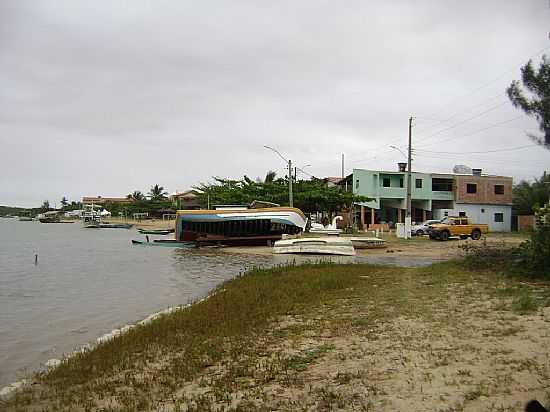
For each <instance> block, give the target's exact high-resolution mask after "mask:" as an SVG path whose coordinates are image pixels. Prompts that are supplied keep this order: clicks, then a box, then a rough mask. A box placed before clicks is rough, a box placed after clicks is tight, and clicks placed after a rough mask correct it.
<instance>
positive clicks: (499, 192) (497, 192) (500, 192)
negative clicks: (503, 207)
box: [495, 185, 504, 195]
mask: <svg viewBox="0 0 550 412" xmlns="http://www.w3.org/2000/svg"><path fill="white" fill-rule="evenodd" d="M503 194H504V185H495V195H503Z"/></svg>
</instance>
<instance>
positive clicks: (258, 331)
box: [4, 261, 550, 411]
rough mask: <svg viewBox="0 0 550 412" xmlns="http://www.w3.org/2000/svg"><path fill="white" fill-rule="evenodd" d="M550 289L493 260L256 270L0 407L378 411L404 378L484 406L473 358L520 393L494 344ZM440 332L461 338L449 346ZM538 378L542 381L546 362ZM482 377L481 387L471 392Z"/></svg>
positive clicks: (46, 375) (72, 362)
mask: <svg viewBox="0 0 550 412" xmlns="http://www.w3.org/2000/svg"><path fill="white" fill-rule="evenodd" d="M548 297H550V285H549V284H547V283H542V282H539V283H537V284H536V285H534V286H531V285H530V284H526V282H524V280H523V279H520V278H516V277H510V276H506V274H505V272H503V271H501V270H500V269H495V267H492V268H479V267H478V268H475V269H474V268H468V267H466V266H465V265H464V263H463V262H461V261H458V262H447V263H441V264H436V265H432V266H429V267H425V268H394V267H381V266H371V265H364V264H356V265H352V264H349V265H336V264H330V263H322V264H316V265H312V264H310V265H303V266H294V265H290V266H281V267H275V268H271V269H261V268H257V269H253V270H251V271H250V272H248V273H246V274H244V275H240V276H238V277H236V278H235V279H233V280H230V281H227V282H225V283H224V284H222V285H220V286H219V287H218V288H217V289H215V290H214V291H213V293H212V294H211V295H210V297H209V298H207V299H205V300H201V301H198V302H196V303H194V304H193V305H191V306H188V307H185V308H181V309H179V310H176V311H173V312H171V313H170V314H166V315H162V316H160V317H158V318H157V319H155V320H153V321H151V322H150V323H147V324H143V325H140V326H137V327H135V328H133V329H130V330H129V331H128V332H127V333H125V334H122V335H120V336H118V337H116V338H114V339H112V340H109V341H105V342H103V343H101V344H99V345H97V346H96V347H95V348H94V349H92V350H89V351H84V352H81V353H77V354H75V355H73V356H71V357H68V358H66V359H65V360H63V362H62V363H61V365H60V366H59V367H57V368H55V369H52V370H49V371H45V372H42V373H39V374H38V375H36V376H35V377H34V378H33V381H34V384H33V385H31V386H28V387H27V389H26V390H24V391H21V392H18V393H17V394H16V395H15V396H14V397H13V398H12V399H11V400H9V401H7V402H6V403H5V404H4V407H5V409H6V410H8V411H17V410H30V411H41V410H60V411H61V410H67V411H68V410H71V411H87V410H109V411H123V410H124V411H126V410H185V411H192V410H201V411H210V410H235V411H236V410H273V409H278V410H297V409H298V410H331V409H338V408H340V409H342V410H353V409H358V410H382V409H385V407H386V406H387V404H388V402H391V401H392V399H393V400H394V396H393V395H392V391H391V389H390V388H391V386H390V387H388V385H389V382H390V380H391V379H397V378H399V379H405V378H406V377H407V376H408V375H409V374H410V377H411V379H410V380H409V381H401V383H400V385H401V387H402V388H404V389H406V390H410V396H412V397H414V396H416V395H417V394H421V395H422V397H423V399H424V402H425V401H426V400H427V399H429V396H428V395H427V393H426V392H427V391H429V388H430V387H431V386H430V382H434V381H437V382H439V383H438V385H442V384H443V382H446V381H449V382H450V383H449V386H446V387H445V392H449V393H450V392H452V393H454V394H455V396H454V398H453V397H450V399H455V400H456V399H458V400H459V401H461V402H464V403H468V402H474V401H479V400H480V398H483V397H488V396H493V395H495V393H497V389H495V387H494V386H490V385H489V383H487V382H486V381H484V380H482V379H490V376H489V375H490V374H487V373H486V372H484V371H483V370H480V369H479V367H478V366H476V368H475V369H473V366H472V365H478V362H488V364H487V365H489V366H487V367H490V365H493V364H498V365H501V367H499V370H498V376H499V379H500V380H499V385H500V386H502V388H501V389H498V390H502V391H504V390H506V391H511V390H515V388H514V381H513V379H512V376H513V374H514V373H515V372H516V366H515V365H516V364H515V363H510V364H509V365H508V364H504V363H503V362H502V361H501V360H500V359H501V357H502V356H503V353H502V351H493V352H490V351H491V350H492V349H491V348H492V346H490V347H487V345H486V342H487V341H490V340H491V339H492V337H494V338H495V339H498V340H499V342H500V341H502V340H505V339H519V337H518V335H521V334H522V333H523V328H524V326H522V325H523V324H522V321H521V317H523V316H529V314H531V313H534V312H536V311H537V310H539V309H540V308H543V307H544V305H546V304H547V303H548ZM502 302H504V304H502ZM508 313H509V314H510V315H508ZM512 314H513V316H514V317H519V318H514V317H512ZM503 316H507V318H506V319H507V320H506V322H505V323H503V322H502V321H501V318H502V317H503ZM514 319H515V320H514ZM483 322H485V323H483ZM467 325H470V326H467ZM511 331H513V332H511ZM476 334H480V340H479V341H478V340H476V339H477V338H472V336H474V337H475V336H477V335H476ZM445 336H454V337H453V338H452V339H451V340H449V341H445V342H447V343H442V341H441V339H443V338H444V337H445ZM466 358H467V359H471V361H468V362H472V363H465V361H464V359H466ZM478 358H479V359H478ZM519 361H520V360H518V362H519ZM531 362H535V361H531ZM533 365H535V364H533ZM453 368H454V369H453ZM453 370H454V373H453V372H452V371H453ZM396 371H400V372H399V374H397V375H396V373H397V372H396ZM407 371H408V372H407ZM495 373H496V372H495ZM533 373H534V374H537V379H544V378H545V377H546V375H545V373H546V372H545V369H544V368H542V369H540V368H539V369H535V368H533ZM505 374H509V375H510V376H508V377H507V378H506V379H504V378H503V377H502V376H503V375H505ZM539 375H540V376H539ZM543 375H544V376H543ZM401 376H402V377H403V378H401ZM414 376H419V377H420V379H416V378H414ZM451 376H455V377H458V378H457V379H460V381H459V380H457V379H454V380H453V379H449V377H451ZM505 377H506V376H505ZM495 379H496V378H495ZM462 380H464V382H462ZM475 381H477V382H482V383H480V384H478V385H476V386H472V382H475ZM535 381H536V379H535ZM407 382H408V383H407ZM506 382H508V383H506ZM438 388H441V387H440V386H438ZM489 388H491V389H490V390H489ZM440 394H441V393H440V392H438V393H437V399H436V401H437V402H439V403H437V405H441V399H440ZM430 396H431V395H430ZM434 396H435V395H434ZM361 408H363V409H361ZM365 408H367V409H365ZM427 409H430V408H429V407H427Z"/></svg>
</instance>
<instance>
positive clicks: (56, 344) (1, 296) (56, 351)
mask: <svg viewBox="0 0 550 412" xmlns="http://www.w3.org/2000/svg"><path fill="white" fill-rule="evenodd" d="M151 237H153V236H151ZM132 238H133V239H139V238H144V236H143V235H140V234H138V233H137V232H136V231H135V230H125V229H84V228H83V227H82V226H81V224H80V223H78V222H77V223H73V224H43V223H39V222H19V221H18V220H17V219H1V218H0V387H2V386H3V385H5V384H8V383H10V382H12V381H14V380H16V379H17V378H20V377H22V375H23V374H24V373H26V372H27V371H31V370H34V369H36V368H38V367H39V366H40V365H41V364H43V363H44V362H45V361H47V360H48V359H51V358H59V357H61V356H62V355H63V354H64V353H69V352H72V351H73V350H74V349H77V348H79V347H80V346H82V345H83V344H86V343H89V342H94V341H95V339H96V338H97V337H99V336H101V335H103V334H105V333H108V332H110V331H111V330H113V329H115V328H118V327H121V326H123V325H125V324H128V323H135V322H136V321H138V320H141V319H143V318H145V317H146V316H147V315H149V314H151V313H154V312H157V311H159V310H162V309H165V308H166V307H168V306H175V305H180V304H186V303H189V302H191V301H194V300H196V299H198V298H200V297H203V296H205V295H206V294H208V292H209V291H210V290H212V289H213V288H214V287H215V286H216V285H218V284H219V283H221V282H223V281H224V280H227V279H230V278H232V277H234V276H236V275H238V274H239V273H240V272H242V271H244V270H246V269H247V268H250V267H252V266H271V265H272V264H282V263H285V262H287V261H288V260H294V261H295V262H296V263H302V262H304V261H311V260H319V259H322V260H329V259H328V258H327V257H313V258H305V257H301V256H292V255H286V256H285V255H276V256H261V255H245V254H242V255H240V254H239V255H237V254H229V253H224V252H221V251H219V250H215V249H200V250H198V249H173V248H164V247H146V246H132V245H131V244H130V240H131V239H132ZM35 254H38V265H35V264H34V255H35ZM330 260H331V261H335V262H346V263H349V262H367V261H368V262H370V263H375V264H390V265H391V264H393V265H404V266H409V265H410V266H418V265H426V264H430V263H431V261H430V260H426V259H424V260H418V259H410V258H408V259H405V260H403V259H397V258H396V257H394V256H380V255H379V256H370V257H368V258H359V257H345V256H340V257H336V256H334V257H332V258H331V259H330Z"/></svg>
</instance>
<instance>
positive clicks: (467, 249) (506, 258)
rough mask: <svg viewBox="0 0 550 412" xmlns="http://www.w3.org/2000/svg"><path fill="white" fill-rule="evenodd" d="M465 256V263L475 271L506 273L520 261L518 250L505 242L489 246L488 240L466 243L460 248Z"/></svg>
mask: <svg viewBox="0 0 550 412" xmlns="http://www.w3.org/2000/svg"><path fill="white" fill-rule="evenodd" d="M459 248H460V249H462V252H463V254H464V263H465V265H466V267H467V268H468V269H473V270H480V269H481V270H502V271H506V270H507V269H509V268H510V267H511V265H512V266H515V265H514V263H515V262H516V261H517V260H518V257H517V254H518V248H516V247H511V246H508V245H506V244H505V243H504V242H502V243H499V244H496V245H489V244H487V240H486V239H483V241H482V242H475V243H474V242H466V243H465V244H463V245H460V246H459Z"/></svg>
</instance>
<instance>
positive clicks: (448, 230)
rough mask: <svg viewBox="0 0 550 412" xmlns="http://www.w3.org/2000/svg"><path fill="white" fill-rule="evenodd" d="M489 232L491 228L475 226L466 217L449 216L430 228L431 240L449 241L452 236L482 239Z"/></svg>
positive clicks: (481, 225) (478, 224) (483, 225)
mask: <svg viewBox="0 0 550 412" xmlns="http://www.w3.org/2000/svg"><path fill="white" fill-rule="evenodd" d="M488 232H489V226H487V225H485V224H480V223H476V224H473V223H471V222H470V220H469V219H468V218H467V217H465V216H458V217H456V216H448V217H446V218H445V219H443V220H442V221H441V223H436V224H433V225H430V226H429V227H428V234H429V235H430V239H438V240H448V239H449V238H450V237H451V236H460V238H461V239H467V238H469V237H471V238H472V239H473V240H478V239H479V238H481V235H482V234H485V233H488Z"/></svg>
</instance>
